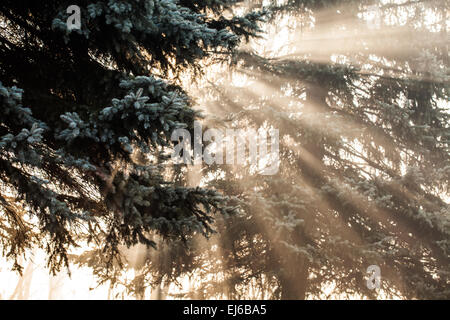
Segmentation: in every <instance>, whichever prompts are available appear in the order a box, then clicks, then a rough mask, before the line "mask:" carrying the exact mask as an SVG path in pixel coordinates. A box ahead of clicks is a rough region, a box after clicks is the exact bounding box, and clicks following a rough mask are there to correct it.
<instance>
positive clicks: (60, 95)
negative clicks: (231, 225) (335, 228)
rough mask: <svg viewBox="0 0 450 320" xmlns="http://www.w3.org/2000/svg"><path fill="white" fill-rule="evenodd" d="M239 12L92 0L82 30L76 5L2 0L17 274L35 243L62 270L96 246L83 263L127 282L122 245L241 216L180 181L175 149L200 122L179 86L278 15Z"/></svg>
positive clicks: (163, 1) (3, 127) (2, 131)
mask: <svg viewBox="0 0 450 320" xmlns="http://www.w3.org/2000/svg"><path fill="white" fill-rule="evenodd" d="M233 3H235V1H200V2H199V1H185V0H181V1H175V0H145V1H140V0H104V1H86V0H82V1H77V5H78V6H79V8H80V9H81V14H80V17H81V23H80V28H79V29H77V28H72V26H71V25H69V24H68V23H67V20H68V18H69V16H70V15H71V13H70V12H69V13H68V12H67V8H68V7H69V6H70V5H72V4H73V3H72V2H71V1H44V2H42V1H31V0H30V1H26V0H21V1H17V0H16V1H9V0H5V1H2V5H1V8H0V24H1V29H0V80H1V83H0V105H1V108H2V113H1V116H0V117H1V120H0V176H1V182H2V183H1V186H0V187H1V195H0V211H1V218H0V232H1V236H0V241H1V242H0V244H1V248H2V253H3V255H5V256H6V257H8V258H9V259H11V260H12V261H13V263H14V268H15V269H17V270H19V271H20V270H21V268H22V266H21V265H20V264H19V263H18V259H19V257H20V256H22V255H24V254H26V253H27V252H28V251H27V250H28V249H30V248H32V247H34V246H40V247H42V248H44V249H45V250H46V251H47V253H48V265H49V267H50V269H51V270H52V271H53V272H56V271H59V270H60V269H61V267H62V266H68V261H69V258H70V253H71V250H72V249H73V248H75V247H80V246H86V245H88V246H89V248H91V249H92V251H90V254H87V255H86V256H83V257H82V259H85V260H89V261H90V263H91V264H90V265H91V266H92V267H93V268H94V270H95V271H96V272H97V273H99V274H103V275H106V277H107V278H108V277H113V276H112V275H111V270H112V269H113V268H114V266H116V265H120V264H121V262H122V259H121V248H122V246H123V247H130V246H133V245H136V244H144V245H146V246H148V247H155V246H156V243H155V240H154V239H155V238H161V239H163V240H167V241H174V242H176V243H184V244H186V243H187V242H188V240H189V238H190V237H192V235H194V234H202V235H204V236H208V235H210V233H211V232H212V229H211V223H212V221H213V214H214V213H216V212H220V213H222V214H227V213H230V212H232V211H234V210H235V209H234V207H232V206H230V205H229V203H227V199H226V197H224V196H221V195H220V194H219V193H218V192H216V191H214V190H210V189H202V188H199V187H186V186H184V185H183V184H179V183H178V184H177V183H176V181H175V179H174V178H173V177H174V176H175V175H176V173H177V172H178V171H179V170H178V171H177V169H176V168H174V167H173V166H172V164H171V162H170V159H169V155H168V151H167V150H168V148H170V146H171V145H172V142H171V141H170V134H171V132H172V131H173V130H174V129H177V128H186V127H187V128H191V127H192V124H193V121H194V120H195V119H196V118H198V117H199V116H200V114H199V113H198V112H197V111H195V110H194V109H192V100H191V99H190V97H188V96H187V94H186V92H185V90H183V88H181V87H180V86H179V85H178V84H177V82H176V78H177V77H179V76H180V75H181V74H182V73H183V72H184V71H186V70H189V71H190V72H192V73H193V74H199V73H201V71H202V67H201V64H200V63H199V62H200V61H201V60H202V59H210V60H213V61H220V60H224V59H225V60H226V59H228V57H229V55H230V54H231V53H232V52H233V50H235V49H236V48H237V46H238V44H239V43H240V41H241V40H240V39H241V38H248V37H251V36H253V35H256V34H257V33H258V32H259V28H258V26H257V23H258V22H260V21H261V20H262V19H263V18H264V14H265V13H264V12H251V13H250V14H249V15H247V16H232V17H229V18H225V17H224V16H223V15H222V12H224V11H226V10H227V8H228V7H229V5H230V4H233ZM179 174H180V173H179ZM155 272H156V271H155Z"/></svg>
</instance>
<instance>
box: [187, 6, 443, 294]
mask: <svg viewBox="0 0 450 320" xmlns="http://www.w3.org/2000/svg"><path fill="white" fill-rule="evenodd" d="M374 4H375V5H376V6H377V8H378V9H379V13H380V14H381V16H380V18H379V19H380V20H379V22H380V24H381V27H380V28H379V29H378V30H377V29H375V30H373V29H371V28H368V26H367V24H366V22H365V21H363V20H362V19H361V18H359V16H360V15H361V14H367V13H370V10H373V5H374ZM405 8H406V9H407V11H406V12H407V13H405V11H404V10H405ZM447 10H448V4H444V3H443V2H442V1H430V2H425V3H422V2H420V3H417V4H414V3H413V4H411V3H406V4H403V5H401V4H396V3H394V4H391V3H389V4H381V3H378V2H373V1H367V2H352V1H345V2H344V1H343V2H338V1H318V2H316V1H288V2H287V3H286V4H285V5H283V6H279V5H277V6H276V7H274V10H273V13H274V14H273V19H274V21H275V23H274V25H275V28H276V27H277V23H278V22H279V21H280V20H277V17H286V15H289V14H290V15H291V16H294V18H292V20H293V21H294V22H296V24H295V23H292V24H290V25H289V27H290V28H291V30H292V29H293V31H292V35H293V38H294V39H292V40H293V42H291V47H294V46H295V47H297V48H298V49H297V50H298V51H299V52H293V53H290V54H288V55H285V56H280V55H277V54H274V57H270V56H269V57H267V56H264V55H261V54H258V53H260V52H262V51H263V50H261V49H258V48H257V47H256V48H255V47H253V48H252V47H247V49H246V50H245V51H240V52H239V53H238V54H236V56H235V61H236V63H237V65H238V68H237V69H236V70H235V71H234V72H235V73H240V74H245V75H246V76H247V77H248V79H249V80H248V82H249V83H250V84H249V85H248V86H247V87H246V86H244V87H239V88H236V87H234V86H232V85H228V86H227V85H221V86H218V85H214V86H213V87H212V88H211V89H210V90H208V91H207V93H208V94H209V96H211V95H212V94H215V96H216V97H217V98H216V100H213V101H211V102H210V109H212V110H214V111H215V112H219V111H222V115H223V116H225V115H226V114H227V113H231V114H230V115H229V118H228V120H229V121H228V123H229V126H231V127H237V128H242V127H259V126H263V125H264V126H266V127H267V126H269V127H270V126H273V127H274V128H277V129H279V130H280V144H281V145H280V159H281V163H280V170H279V172H278V174H276V175H274V176H258V175H257V174H255V173H254V171H253V170H252V167H251V166H244V167H230V168H227V169H224V168H222V167H219V168H217V167H214V168H212V167H209V168H208V169H209V171H211V172H215V176H216V177H219V178H217V179H214V180H213V181H212V182H211V185H212V186H214V187H215V188H217V189H218V190H222V191H223V192H224V193H225V194H227V195H230V196H236V197H238V198H239V199H240V208H241V210H240V212H239V214H236V215H233V216H230V217H227V216H225V217H224V219H220V220H219V221H218V222H217V230H218V235H217V237H215V238H214V245H215V246H211V245H209V246H208V248H209V247H212V248H214V249H213V250H210V253H209V255H206V257H205V260H204V261H205V263H207V264H208V265H209V267H203V269H202V270H201V271H200V273H201V275H202V276H201V279H210V277H211V275H212V276H213V278H212V279H213V280H204V281H201V283H200V284H199V285H198V286H197V288H196V289H195V290H194V292H193V293H192V295H193V296H195V295H196V294H198V292H207V295H209V296H214V297H228V298H242V297H248V294H249V292H250V291H251V292H253V295H254V297H256V298H267V297H269V298H281V299H305V298H324V293H323V290H324V289H325V288H326V287H330V286H332V287H333V288H334V289H333V293H334V294H336V295H346V294H347V295H350V296H355V295H356V296H358V295H359V296H367V297H372V298H375V297H377V295H378V294H381V293H383V294H385V295H387V296H388V297H393V296H398V297H403V298H422V299H424V298H425V299H429V298H445V299H448V298H449V297H450V292H449V289H448V288H449V273H450V269H449V265H450V264H449V262H450V259H449V256H450V255H449V253H450V252H449V240H450V237H449V236H450V228H449V219H450V211H449V210H450V207H449V203H448V192H449V189H448V187H449V177H450V171H449V159H450V157H449V140H448V137H449V134H450V131H449V130H450V127H449V113H448V111H449V103H448V101H449V93H450V91H449V89H450V87H449V67H450V65H449V64H448V62H449V61H448V48H447V45H448V41H447V40H445V39H446V38H445V37H446V34H447V31H448V26H447V25H446V24H447V22H446V21H447V17H446V12H447ZM427 15H428V17H429V16H430V15H432V16H434V17H436V18H437V20H438V23H436V25H433V26H429V25H428V26H427V25H426V23H425V21H426V17H427ZM405 17H407V18H406V21H402V19H405ZM397 18H398V20H397V21H402V22H395V23H393V24H392V23H391V24H389V21H393V20H394V21H395V19H397ZM309 21H314V23H311V24H310V25H312V26H308V25H309V23H308V22H309ZM343 27H345V29H344V28H343ZM342 30H345V32H343V31H342ZM302 32H309V33H310V34H312V36H311V37H310V40H309V41H303V42H302V41H298V40H297V39H296V38H298V37H299V35H300V34H301V33H302ZM344 36H345V37H344ZM268 38H269V39H273V38H276V34H274V33H273V34H271V35H270V36H269V37H268ZM296 41H297V42H296ZM302 46H304V47H302ZM257 49H258V50H257ZM336 57H337V58H339V60H336ZM342 61H343V62H342ZM231 77H233V75H231ZM258 88H259V89H258ZM218 173H220V174H218ZM370 265H377V266H379V267H380V269H381V279H382V281H381V285H382V287H381V290H382V291H380V290H370V289H369V288H368V286H367V283H366V278H367V276H368V274H367V272H366V271H367V268H368V266H370Z"/></svg>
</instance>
